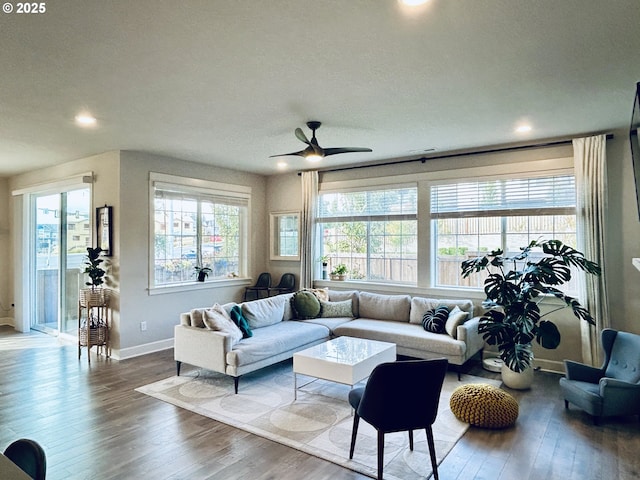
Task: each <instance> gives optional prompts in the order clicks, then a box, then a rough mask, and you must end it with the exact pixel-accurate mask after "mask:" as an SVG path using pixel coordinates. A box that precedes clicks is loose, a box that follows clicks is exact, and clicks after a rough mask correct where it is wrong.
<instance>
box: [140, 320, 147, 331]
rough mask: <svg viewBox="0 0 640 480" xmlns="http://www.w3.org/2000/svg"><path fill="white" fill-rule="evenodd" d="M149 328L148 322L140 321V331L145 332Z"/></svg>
mask: <svg viewBox="0 0 640 480" xmlns="http://www.w3.org/2000/svg"><path fill="white" fill-rule="evenodd" d="M146 330H147V322H140V331H141V332H145V331H146Z"/></svg>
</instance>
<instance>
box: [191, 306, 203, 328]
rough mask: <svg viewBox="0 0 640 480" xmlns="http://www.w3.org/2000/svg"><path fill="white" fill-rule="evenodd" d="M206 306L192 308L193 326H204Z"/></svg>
mask: <svg viewBox="0 0 640 480" xmlns="http://www.w3.org/2000/svg"><path fill="white" fill-rule="evenodd" d="M205 310H206V309H204V308H194V309H193V310H191V312H190V315H191V326H192V327H196V328H204V321H203V318H204V311H205Z"/></svg>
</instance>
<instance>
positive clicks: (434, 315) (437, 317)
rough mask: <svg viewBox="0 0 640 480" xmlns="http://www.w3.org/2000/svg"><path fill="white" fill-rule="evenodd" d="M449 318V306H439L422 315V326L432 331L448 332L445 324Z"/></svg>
mask: <svg viewBox="0 0 640 480" xmlns="http://www.w3.org/2000/svg"><path fill="white" fill-rule="evenodd" d="M448 318H449V309H448V308H447V307H444V306H442V307H437V308H434V309H432V310H427V311H426V312H425V314H424V315H423V316H422V328H424V329H425V330H426V331H427V332H432V333H447V331H446V329H445V325H446V323H447V319H448Z"/></svg>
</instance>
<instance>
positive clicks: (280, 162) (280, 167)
mask: <svg viewBox="0 0 640 480" xmlns="http://www.w3.org/2000/svg"><path fill="white" fill-rule="evenodd" d="M276 166H277V167H278V168H279V169H281V170H282V169H285V168H287V167H288V166H289V165H287V162H285V161H284V160H280V161H279V162H278V163H277V164H276Z"/></svg>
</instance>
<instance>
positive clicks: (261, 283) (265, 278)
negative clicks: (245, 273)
mask: <svg viewBox="0 0 640 480" xmlns="http://www.w3.org/2000/svg"><path fill="white" fill-rule="evenodd" d="M269 287H271V274H270V273H269V272H262V273H261V274H260V275H259V276H258V280H257V281H256V284H255V285H253V286H251V287H246V288H245V289H244V301H245V302H246V301H247V295H248V294H249V292H253V293H254V294H255V297H256V299H258V298H260V293H261V292H264V294H265V296H267V295H268V294H269Z"/></svg>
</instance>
